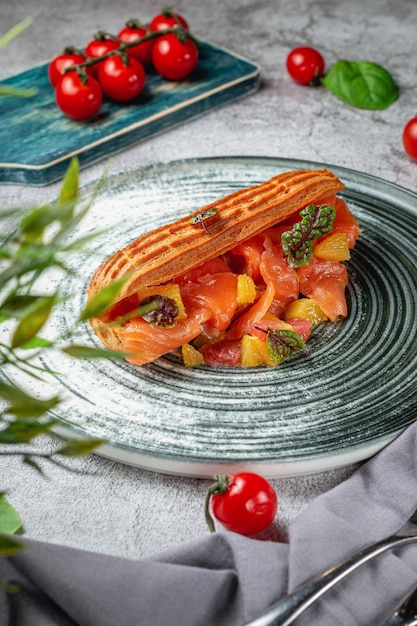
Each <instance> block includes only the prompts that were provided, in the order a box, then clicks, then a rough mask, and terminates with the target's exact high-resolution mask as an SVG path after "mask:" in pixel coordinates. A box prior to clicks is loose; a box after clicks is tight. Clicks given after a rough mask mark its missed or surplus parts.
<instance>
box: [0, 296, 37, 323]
mask: <svg viewBox="0 0 417 626" xmlns="http://www.w3.org/2000/svg"><path fill="white" fill-rule="evenodd" d="M38 299H39V296H33V295H31V294H24V295H20V294H16V293H11V294H9V296H8V297H7V298H6V299H5V300H4V302H3V304H2V305H1V309H0V312H1V314H2V315H5V316H7V319H10V318H13V317H15V318H16V317H19V316H20V315H21V313H22V312H23V311H26V310H27V309H28V308H29V307H30V306H32V305H33V304H34V302H36V301H37V300H38Z"/></svg>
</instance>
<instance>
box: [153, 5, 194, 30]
mask: <svg viewBox="0 0 417 626" xmlns="http://www.w3.org/2000/svg"><path fill="white" fill-rule="evenodd" d="M178 24H180V25H181V26H182V27H183V28H185V29H186V30H188V24H187V21H186V20H185V18H184V17H183V16H182V15H180V14H179V13H174V11H170V10H169V9H167V10H166V11H162V13H159V14H158V15H155V17H154V18H153V20H152V21H151V23H150V24H149V28H150V30H153V31H158V30H165V29H166V28H175V26H178Z"/></svg>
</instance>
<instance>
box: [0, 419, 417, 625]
mask: <svg viewBox="0 0 417 626" xmlns="http://www.w3.org/2000/svg"><path fill="white" fill-rule="evenodd" d="M416 437H417V425H416V424H413V425H411V426H409V427H408V429H406V430H405V431H404V432H403V433H402V434H401V435H399V436H398V437H397V438H396V439H395V441H393V442H392V443H391V444H390V445H388V446H387V447H386V448H384V449H383V450H382V451H381V452H380V453H379V454H377V455H376V456H375V457H373V458H372V459H370V460H369V461H367V462H366V463H364V464H363V465H362V466H361V467H360V468H359V469H358V470H357V471H356V472H355V473H354V474H352V476H350V477H349V478H348V479H347V480H345V481H344V482H343V483H341V484H339V485H338V486H336V487H334V488H333V489H331V490H329V491H328V492H326V493H324V494H322V495H320V496H318V497H317V498H316V499H315V500H314V501H313V502H312V503H311V504H310V505H309V506H308V507H307V508H306V509H305V510H304V511H303V512H302V513H301V514H300V515H299V516H298V518H297V519H296V520H294V522H293V523H292V524H291V525H290V527H289V529H288V537H289V540H288V543H280V542H274V541H261V540H259V539H253V538H247V537H243V536H239V535H236V534H233V533H228V532H219V533H215V534H214V535H208V536H205V537H202V538H201V539H199V540H196V541H193V542H190V543H188V544H186V545H183V546H180V547H178V548H176V549H171V550H169V551H166V552H164V553H162V554H158V555H156V556H155V557H154V558H149V559H138V560H134V559H130V560H129V559H124V558H118V557H115V556H108V555H105V554H97V553H92V552H86V551H82V550H77V549H74V548H68V547H64V546H59V545H52V544H48V543H45V542H40V541H33V540H31V539H28V538H23V539H22V541H23V542H24V543H25V544H26V548H25V550H23V551H22V552H20V553H19V554H17V555H16V556H14V557H11V558H9V559H0V580H2V581H10V582H17V583H20V584H21V585H22V591H21V592H19V593H16V594H13V595H9V596H7V595H6V594H5V593H4V592H2V591H0V623H1V624H5V625H6V624H10V625H12V624H18V625H19V626H26V624H28V625H29V624H31V625H32V624H36V626H51V625H52V624H60V625H61V624H62V626H73V625H74V624H77V625H80V626H97V624H100V626H110V625H111V626H114V624H117V625H118V626H131V625H133V624H135V625H136V624H140V625H141V624H144V625H145V626H147V625H148V624H152V626H168V625H171V624H181V626H188V625H189V626H243V625H244V624H246V623H247V622H249V621H250V620H252V619H254V618H255V617H257V616H259V615H260V614H261V613H262V612H263V611H264V610H265V609H266V608H267V607H268V606H269V605H271V604H272V603H273V602H275V601H277V600H278V599H281V598H283V597H284V596H285V595H286V594H287V593H290V592H292V591H294V590H295V589H296V588H297V587H298V586H299V585H301V584H303V583H304V582H305V581H307V580H309V579H310V578H311V577H314V576H316V575H317V574H319V573H321V572H322V571H324V570H326V569H328V568H329V567H332V566H333V565H335V564H337V563H338V562H340V561H341V560H344V559H345V558H347V557H348V556H350V555H352V554H353V553H354V552H356V551H357V550H360V549H362V548H363V547H365V546H367V545H368V544H370V543H373V542H376V541H379V540H381V539H382V538H384V537H386V536H388V535H391V534H393V533H395V532H396V531H398V530H399V529H400V528H401V526H403V524H404V523H405V522H406V520H407V519H408V518H409V517H410V516H411V514H412V513H413V512H414V510H415V509H416V508H417V486H416V485H417V480H416V479H417V447H416V443H417V442H416ZM415 585H417V545H410V546H404V547H402V548H400V549H398V550H396V551H390V552H388V553H386V554H384V555H381V556H380V557H378V559H376V560H375V561H373V562H372V563H370V564H367V565H365V566H364V567H362V568H360V569H359V570H357V571H356V572H355V573H354V574H353V575H352V576H350V577H349V578H348V579H346V580H344V581H343V582H341V583H338V584H337V585H336V586H335V587H334V588H333V589H332V590H330V591H329V592H327V593H326V594H325V596H324V597H323V598H322V599H320V600H319V601H318V602H316V603H315V604H314V605H313V606H311V607H310V608H309V609H308V610H307V611H306V612H305V613H304V614H303V615H302V616H300V617H299V618H298V619H297V620H296V621H295V624H296V625H299V626H307V624H308V625H310V626H315V625H317V626H334V624H336V623H337V624H343V626H378V624H381V623H382V622H383V620H384V619H386V618H387V617H388V616H389V614H390V613H391V612H392V610H393V609H394V608H395V607H396V606H397V604H398V602H399V601H400V600H401V599H402V598H403V597H404V595H405V594H406V592H407V591H409V590H411V588H412V587H413V586H415ZM51 616H52V617H51ZM57 616H58V617H57ZM54 620H55V621H54Z"/></svg>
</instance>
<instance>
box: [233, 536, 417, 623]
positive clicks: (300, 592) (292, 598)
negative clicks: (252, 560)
mask: <svg viewBox="0 0 417 626" xmlns="http://www.w3.org/2000/svg"><path fill="white" fill-rule="evenodd" d="M416 541H417V536H410V537H399V536H398V535H392V536H391V537H387V538H386V539H384V540H382V541H380V542H378V543H375V544H373V545H371V546H368V547H367V548H364V549H363V550H361V551H360V552H357V553H356V554H355V555H353V556H352V557H350V558H348V559H347V560H346V561H343V562H342V563H339V565H336V566H335V567H332V568H331V569H329V570H327V571H326V572H324V573H323V574H321V575H320V576H317V577H315V578H313V579H312V580H311V581H309V582H308V583H306V584H305V585H302V587H299V589H297V590H296V591H295V592H294V593H292V594H290V595H289V596H287V597H286V598H284V599H283V600H280V601H279V602H277V603H275V604H273V605H272V606H270V607H269V608H268V609H267V610H266V611H265V612H264V613H263V614H262V615H261V616H259V617H257V618H256V619H255V620H253V621H251V622H248V623H247V624H245V626H288V625H289V624H292V623H293V621H294V620H295V619H296V618H297V617H299V616H300V615H301V613H303V612H304V611H305V610H306V609H307V608H308V607H309V606H310V605H311V604H312V603H313V602H314V601H315V600H317V599H318V598H320V597H321V596H322V595H323V594H324V593H325V592H326V591H327V590H328V589H331V587H333V586H334V585H335V584H336V583H338V582H339V581H340V580H342V579H343V578H345V577H346V576H348V575H349V574H350V573H351V572H353V571H355V570H356V569H357V568H358V567H360V566H361V565H364V564H365V563H367V562H369V561H371V560H372V559H374V558H376V557H377V556H379V555H380V554H383V553H384V552H387V551H388V550H391V549H392V548H396V547H399V546H404V545H406V544H409V543H413V542H416Z"/></svg>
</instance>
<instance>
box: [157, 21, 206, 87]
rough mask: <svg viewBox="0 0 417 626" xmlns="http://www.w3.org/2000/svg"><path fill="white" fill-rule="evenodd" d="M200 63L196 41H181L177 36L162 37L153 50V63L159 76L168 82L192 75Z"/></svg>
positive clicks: (172, 34)
mask: <svg viewBox="0 0 417 626" xmlns="http://www.w3.org/2000/svg"><path fill="white" fill-rule="evenodd" d="M197 62H198V48H197V46H196V45H195V43H194V41H192V40H191V39H185V40H184V41H180V40H179V39H178V37H177V35H176V34H174V33H171V34H169V35H161V37H158V39H157V40H156V41H155V44H154V47H153V49H152V63H153V64H154V67H155V69H156V71H157V72H158V74H160V75H161V76H163V77H164V78H167V79H168V80H181V79H182V78H185V77H186V76H188V74H190V73H191V72H192V71H193V69H194V68H195V67H196V65H197Z"/></svg>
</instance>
